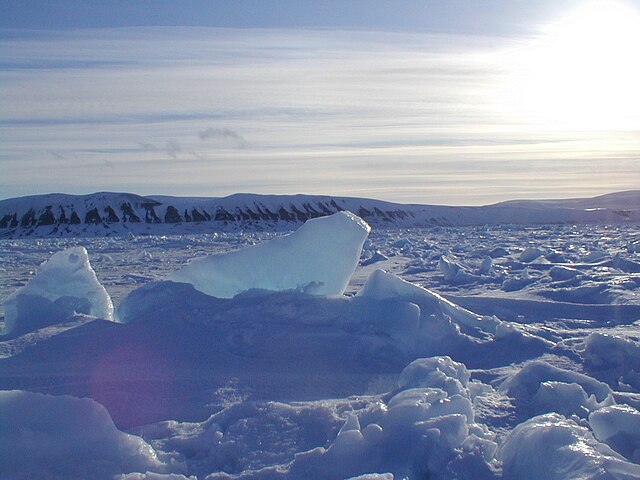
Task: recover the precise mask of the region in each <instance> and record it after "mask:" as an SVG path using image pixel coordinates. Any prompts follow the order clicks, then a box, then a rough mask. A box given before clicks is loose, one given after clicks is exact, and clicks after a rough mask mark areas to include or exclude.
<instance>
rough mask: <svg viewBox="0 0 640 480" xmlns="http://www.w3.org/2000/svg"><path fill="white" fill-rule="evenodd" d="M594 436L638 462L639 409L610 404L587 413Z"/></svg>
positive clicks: (639, 457) (639, 436)
mask: <svg viewBox="0 0 640 480" xmlns="http://www.w3.org/2000/svg"><path fill="white" fill-rule="evenodd" d="M589 425H590V426H591V429H592V430H593V434H594V435H595V437H596V438H597V439H598V440H600V441H601V442H605V443H606V444H607V445H609V446H610V447H611V448H613V449H614V450H615V451H616V452H618V453H619V454H621V455H623V456H624V457H626V458H627V459H629V460H631V461H632V462H635V463H638V464H640V411H638V410H636V409H635V408H633V407H631V406H629V405H612V406H609V407H605V408H601V409H600V410H596V411H595V412H593V413H591V415H589Z"/></svg>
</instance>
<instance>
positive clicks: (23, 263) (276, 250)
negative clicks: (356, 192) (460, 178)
mask: <svg viewBox="0 0 640 480" xmlns="http://www.w3.org/2000/svg"><path fill="white" fill-rule="evenodd" d="M629 195H630V196H631V197H633V195H631V194H627V196H629ZM634 195H635V197H637V193H636V194H634ZM635 197H634V198H635ZM621 198H622V197H621ZM49 200H51V199H48V200H47V201H49ZM627 200H628V198H627ZM155 201H157V202H165V201H164V200H161V199H160V198H157V199H156V200H155ZM287 201H290V199H289V200H287ZM34 202H35V201H34ZM344 202H345V203H344V204H340V203H339V202H337V201H336V205H337V206H338V207H340V208H337V209H336V210H338V211H337V213H335V212H332V211H328V212H323V213H324V214H318V215H311V214H310V212H311V211H312V210H313V211H315V212H316V213H320V210H319V209H321V207H320V206H319V204H311V203H310V201H309V199H305V200H304V202H303V204H302V205H304V204H308V205H309V208H308V209H307V213H308V215H307V217H306V218H302V217H299V218H298V220H297V221H296V222H293V221H291V222H289V223H290V227H299V228H297V229H296V230H295V231H294V232H293V233H290V234H288V235H283V234H282V233H277V232H276V233H273V232H259V231H253V232H251V233H247V232H243V233H234V232H233V231H232V232H226V233H225V232H218V233H208V234H197V235H185V234H184V232H182V233H180V234H177V233H179V231H173V232H172V233H174V234H175V235H173V236H172V235H169V234H167V233H165V234H164V235H162V236H156V235H148V233H149V232H145V231H140V232H137V231H134V230H131V229H124V230H122V229H111V227H109V228H110V233H111V234H112V235H111V236H109V237H95V236H92V235H89V234H90V233H91V232H92V231H90V230H87V231H85V232H84V233H85V234H86V235H87V236H86V237H85V238H77V237H73V236H71V235H70V233H72V232H73V230H72V229H70V230H69V232H67V233H69V235H66V234H65V235H60V233H61V230H60V228H61V227H64V228H66V226H67V225H68V223H61V222H60V221H59V217H54V219H55V220H56V222H58V223H56V224H38V222H39V220H38V219H37V218H40V217H37V215H40V216H41V215H42V213H41V212H42V210H38V208H40V207H37V205H36V203H32V204H31V206H30V207H29V210H27V211H32V212H33V213H32V214H31V216H33V218H36V221H35V222H36V223H35V224H33V223H29V222H27V223H28V224H26V225H24V226H22V227H20V226H14V227H11V225H10V226H9V227H7V228H13V230H12V232H13V233H12V234H11V235H9V236H10V237H15V238H5V239H3V240H1V243H0V248H1V249H2V259H3V263H2V271H3V278H2V284H1V286H2V289H3V292H6V293H3V304H4V335H3V336H2V338H1V339H0V389H1V391H0V439H2V441H0V478H10V479H14V478H15V479H21V478H65V479H66V478H69V479H71V478H97V479H102V478H104V479H112V478H113V479H121V480H125V479H126V480H133V479H145V478H146V479H149V480H159V479H167V480H178V479H185V478H192V479H209V480H214V479H265V480H266V479H291V480H293V479H320V480H321V479H327V480H329V479H360V480H365V479H366V480H390V479H403V478H407V479H412V480H416V479H425V478H429V479H441V480H453V479H505V480H509V479H511V480H516V479H518V480H520V479H528V478H536V479H550V480H554V479H557V480H560V479H562V480H564V479H587V478H589V479H601V480H604V479H633V478H640V301H639V299H640V296H639V293H640V232H638V228H637V227H638V225H637V214H638V211H639V210H638V209H637V208H633V204H632V203H629V202H627V206H626V209H625V210H624V211H625V212H627V213H625V214H624V215H623V214H620V213H616V214H612V213H611V212H614V211H616V212H620V211H622V210H621V209H620V208H619V207H620V204H619V202H622V201H621V200H620V199H619V200H617V201H614V200H613V199H612V197H609V198H608V199H602V198H601V199H600V200H598V201H597V202H595V203H597V204H599V205H600V207H598V208H599V209H601V210H598V211H600V212H605V211H606V212H608V213H606V215H605V214H603V215H605V216H604V217H597V218H598V219H599V220H600V221H601V222H602V221H604V220H606V219H610V220H611V219H612V218H615V221H613V220H612V221H611V222H610V223H589V224H581V225H574V224H573V223H570V220H568V219H566V218H565V217H562V218H565V220H561V221H558V222H557V223H558V224H557V225H537V224H539V223H542V222H539V221H537V220H535V219H542V218H545V217H544V215H546V214H553V213H552V212H556V213H557V214H558V215H560V213H558V212H564V213H562V215H566V214H567V208H568V207H567V204H569V203H571V201H567V202H565V203H564V204H563V205H564V206H561V207H559V206H557V205H556V206H554V205H539V206H535V205H534V204H533V203H531V202H526V205H521V204H519V203H514V204H505V205H502V206H501V207H499V209H497V210H492V211H493V212H494V213H495V214H496V215H498V217H497V218H500V217H499V213H496V212H500V211H505V212H506V211H508V209H519V210H518V211H519V212H520V213H521V214H522V212H529V215H530V216H528V217H526V218H527V219H528V220H529V221H528V222H525V221H524V220H525V218H521V220H522V221H521V222H509V223H512V225H506V226H499V225H495V224H494V225H493V226H490V225H486V223H490V222H485V221H484V219H485V218H486V217H485V216H484V215H490V213H486V212H485V211H484V210H482V207H478V208H479V209H478V210H468V211H466V210H460V211H458V213H455V212H453V213H450V214H449V216H448V217H446V218H447V219H448V220H447V221H446V222H444V221H434V222H431V223H429V222H427V223H425V224H424V225H421V228H416V225H412V227H414V228H411V229H407V228H406V227H407V225H408V224H402V223H398V224H393V225H390V222H385V223H386V225H387V227H389V226H392V227H393V228H386V229H381V228H380V229H376V227H375V222H371V223H374V225H373V231H371V226H370V225H369V223H368V222H367V221H365V220H368V218H365V219H363V218H360V217H359V216H357V215H356V214H354V213H351V212H349V211H345V210H349V209H348V208H344V207H345V206H346V203H348V202H347V201H346V200H344ZM572 202H573V205H574V207H573V209H574V215H577V216H575V217H574V219H575V218H577V219H581V220H583V221H586V220H585V218H586V217H582V216H581V215H583V214H582V213H579V214H578V213H576V212H589V211H592V210H590V209H591V208H592V207H590V206H589V205H594V201H591V202H587V201H583V202H582V203H579V202H578V201H572ZM607 202H609V203H610V205H609V206H608V207H607V206H604V204H605V203H607ZM18 203H20V202H17V201H16V202H15V204H12V205H13V207H11V208H14V207H15V208H14V210H15V212H14V213H13V214H9V213H6V214H5V218H8V217H6V215H9V217H10V219H11V218H13V216H15V218H18V216H19V213H18V212H22V210H19V209H18V208H17V207H16V205H18ZM169 203H170V202H168V201H167V202H165V203H164V204H169ZM321 203H322V204H323V205H325V206H326V205H329V203H330V202H329V203H326V202H325V201H322V202H321ZM578 204H579V205H581V206H580V207H578V206H577V205H578ZM7 205H9V204H8V203H5V204H4V205H3V208H9V207H7ZM25 205H26V204H25ZM74 205H76V204H74ZM292 205H293V204H292ZM314 205H315V206H314ZM367 205H368V206H369V207H371V210H369V209H368V208H367V210H368V211H372V212H375V208H376V207H374V206H373V205H369V204H367ZM11 208H9V209H8V210H3V211H6V212H9V211H10V210H11ZM20 208H22V209H24V208H25V207H24V206H20ZM87 208H88V207H87ZM93 208H95V209H97V211H98V215H99V216H100V215H102V212H103V211H106V210H108V209H106V208H103V207H100V208H98V207H97V206H96V207H93ZM300 208H304V207H297V206H296V209H297V210H299V211H300V212H302V210H300ZM363 208H364V207H363ZM417 208H418V207H415V210H414V208H413V207H411V208H407V210H406V212H408V213H407V215H409V216H410V212H413V213H414V214H415V215H416V216H417V215H418V214H417V213H416V212H417V211H418V210H417ZM421 208H423V207H421ZM441 208H453V207H441ZM487 208H488V207H487ZM503 209H506V210H503ZM53 210H54V207H53V206H51V208H50V209H49V211H50V212H51V213H53ZM79 210H80V207H74V212H75V213H76V216H78V218H80V214H78V211H79ZM176 210H177V211H178V213H180V212H181V211H182V210H183V209H182V206H181V208H180V210H178V209H177V207H176ZM203 210H205V209H204V207H203ZM203 210H198V211H199V212H202V211H203ZM250 210H251V212H253V213H257V208H250ZM265 210H268V211H269V212H271V213H273V211H272V210H275V206H274V205H271V204H269V207H268V208H267V207H265V205H264V204H262V207H260V211H261V212H263V213H264V214H265V215H268V213H267V212H266V211H265ZM290 210H293V209H290ZM290 210H286V211H287V212H289V213H290ZM44 211H47V206H46V205H45V207H44ZM62 211H65V215H68V212H67V211H66V210H65V208H64V207H63V208H62ZM88 211H89V212H91V211H93V209H89V210H88ZM132 211H133V212H134V214H135V215H137V216H138V217H140V213H139V212H138V213H136V212H137V210H132ZM154 211H155V213H156V215H157V214H158V210H157V209H154ZM167 211H168V207H167V208H166V210H165V211H164V216H165V217H166V215H167ZM184 211H186V212H188V211H189V210H188V208H186V209H184ZM243 211H244V210H243ZM381 211H382V212H383V213H384V212H385V210H383V209H381ZM465 212H466V213H465ZM473 212H476V214H477V216H476V217H475V221H471V220H470V219H472V218H474V217H473ZM532 212H533V213H532ZM536 212H537V213H536ZM550 212H551V213H550ZM629 212H631V213H629ZM83 213H84V214H85V216H86V215H88V213H86V212H83ZM107 213H108V212H107ZM245 213H246V211H245ZM355 213H358V212H355ZM180 214H181V215H183V214H184V213H180ZM207 214H209V215H210V212H209V210H207ZM247 214H248V213H247ZM396 214H397V211H396ZM23 215H24V214H23ZM203 215H204V214H203ZM239 215H241V214H239ZM505 215H506V214H505ZM510 215H513V213H511V214H510ZM584 215H588V214H587V213H584ZM611 215H614V216H615V215H618V217H624V219H623V220H621V218H618V217H612V216H611ZM373 216H374V217H375V213H373ZM30 218H31V217H30ZM130 218H131V217H129V220H130ZM380 218H382V217H380ZM407 218H409V217H407ZM413 218H417V217H413ZM434 218H435V217H434ZM443 218H444V217H443ZM509 218H511V217H509ZM552 218H554V217H552ZM558 218H560V217H558ZM594 218H596V217H592V218H591V219H592V220H593V219H594ZM181 219H182V220H181V222H176V223H175V224H172V225H186V224H187V223H189V224H193V223H194V222H193V221H192V222H186V221H185V217H184V216H182V217H181ZM451 219H458V220H457V221H454V220H451ZM634 219H635V220H634ZM192 220H193V217H192ZM244 220H246V219H244ZM303 220H306V223H304V224H303V223H302V221H303ZM10 221H11V220H10ZM20 221H21V220H19V222H20ZM211 221H213V220H211V219H209V220H202V221H200V222H198V223H201V224H206V223H207V222H211ZM236 221H240V223H242V222H243V219H240V220H233V221H232V220H230V219H229V220H228V224H229V225H231V224H233V225H236V223H234V222H236ZM251 221H252V219H248V220H246V222H245V223H242V225H244V226H245V227H246V226H247V225H249V223H247V222H251ZM265 221H266V220H265ZM256 222H257V220H256ZM269 222H271V223H269V225H271V226H273V225H275V224H277V223H278V221H276V220H275V219H272V220H269ZM103 223H104V224H107V223H108V222H106V221H105V220H104V219H103V218H102V217H100V221H99V222H98V221H97V220H96V222H95V223H94V224H91V225H90V226H92V228H93V227H100V228H104V227H103ZM112 223H113V224H117V225H119V226H120V227H123V226H124V224H125V223H129V222H124V221H123V220H122V219H121V218H120V217H118V221H117V222H116V221H115V219H114V222H112ZM133 223H136V224H143V223H145V222H133ZM158 223H162V222H158ZM494 223H501V222H494ZM515 223H521V224H522V225H520V226H517V225H514V224H515ZM150 224H151V225H154V224H155V222H154V221H151V222H150ZM75 225H76V226H78V225H80V226H82V225H84V226H85V227H86V226H87V225H86V224H83V223H82V221H81V222H80V223H79V224H77V223H76V224H75ZM464 225H467V226H464ZM468 225H477V226H468ZM253 226H254V227H256V226H257V223H253ZM127 227H128V225H127ZM398 227H403V228H402V229H401V228H398ZM21 228H22V230H21ZM54 228H58V230H57V231H56V232H53V231H52V229H54ZM79 228H80V227H79ZM243 228H244V227H243ZM42 229H49V232H48V233H43V230H42ZM289 229H291V228H289ZM121 230H122V231H121ZM254 230H257V229H254ZM276 230H277V229H276ZM123 232H126V233H127V235H125V236H119V233H123ZM136 232H137V233H136ZM138 233H146V235H144V236H140V235H138ZM49 234H51V235H49ZM23 235H24V236H26V238H18V237H20V236H23ZM30 236H40V237H47V236H50V237H53V238H45V239H32V238H29V237H30ZM60 237H62V238H60ZM43 260H44V263H42V264H41V265H40V267H39V268H37V269H36V267H37V265H38V264H39V263H40V262H41V261H43ZM36 270H37V271H36ZM114 305H115V308H114Z"/></svg>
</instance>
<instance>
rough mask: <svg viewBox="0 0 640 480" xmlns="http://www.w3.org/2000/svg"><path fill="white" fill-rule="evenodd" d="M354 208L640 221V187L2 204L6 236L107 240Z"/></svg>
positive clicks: (441, 219)
mask: <svg viewBox="0 0 640 480" xmlns="http://www.w3.org/2000/svg"><path fill="white" fill-rule="evenodd" d="M341 210H349V211H351V212H354V213H356V214H357V215H359V216H360V217H362V218H363V219H365V220H366V221H367V222H368V223H369V224H370V225H372V226H373V227H374V228H384V227H393V228H398V227H400V228H409V227H428V226H433V225H443V226H461V225H485V224H550V223H627V222H633V223H635V222H640V190H634V191H627V192H619V193H613V194H609V195H602V196H599V197H595V198H589V199H571V200H545V201H532V200H517V201H510V202H504V203H498V204H495V205H488V206H482V207H452V206H440V205H415V204H407V205H405V204H397V203H390V202H384V201H380V200H373V199H366V198H350V197H331V196H319V195H257V194H235V195H231V196H228V197H224V198H198V197H170V196H146V197H144V196H140V195H135V194H131V193H111V192H101V193H93V194H89V195H66V194H58V193H56V194H47V195H35V196H28V197H20V198H12V199H8V200H2V201H0V235H2V236H5V237H24V236H38V237H41V236H42V237H45V236H75V235H80V236H103V235H113V234H126V233H127V232H133V233H199V232H210V231H236V230H247V229H250V230H289V229H292V228H296V227H297V226H298V225H299V224H301V223H303V222H304V221H306V220H308V219H309V218H315V217H321V216H325V215H330V214H332V213H335V212H338V211H341Z"/></svg>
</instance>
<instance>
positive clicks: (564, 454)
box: [498, 413, 640, 480]
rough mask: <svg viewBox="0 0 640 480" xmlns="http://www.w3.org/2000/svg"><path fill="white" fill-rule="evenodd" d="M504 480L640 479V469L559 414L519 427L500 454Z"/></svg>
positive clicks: (549, 415)
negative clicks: (538, 479) (539, 479)
mask: <svg viewBox="0 0 640 480" xmlns="http://www.w3.org/2000/svg"><path fill="white" fill-rule="evenodd" d="M498 458H499V459H500V460H502V462H503V478H504V480H522V479H524V478H544V479H545V480H582V479H587V478H588V479H594V480H595V479H597V480H619V479H632V478H639V477H640V465H636V464H633V463H630V462H628V461H625V460H624V459H623V458H622V457H620V456H619V455H618V454H616V453H615V452H614V451H613V450H611V448H609V447H608V446H607V445H606V444H603V443H600V442H598V441H597V440H596V439H595V438H594V437H593V435H592V434H591V433H590V432H589V430H588V429H587V428H585V427H583V426H580V425H578V424H576V423H575V422H573V421H572V420H568V419H566V418H565V417H563V416H561V415H558V414H557V413H550V414H546V415H542V416H539V417H534V418H532V419H530V420H528V421H526V422H524V423H522V424H520V425H518V426H517V427H516V428H515V429H514V430H513V431H512V432H511V433H509V435H507V437H506V438H505V440H504V442H503V443H502V445H501V446H500V449H499V450H498Z"/></svg>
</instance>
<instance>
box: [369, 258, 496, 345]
mask: <svg viewBox="0 0 640 480" xmlns="http://www.w3.org/2000/svg"><path fill="white" fill-rule="evenodd" d="M357 295H358V296H360V297H372V298H379V299H382V298H398V299H403V300H406V301H409V302H413V303H415V304H417V305H418V306H419V307H421V308H424V309H425V312H424V313H425V314H427V315H428V314H433V313H437V314H440V315H447V316H448V317H449V318H450V319H451V320H452V321H453V322H455V323H459V324H462V325H466V326H469V327H473V328H478V329H480V330H483V331H486V332H489V333H494V334H495V333H496V332H498V330H499V326H500V324H501V323H502V322H500V320H498V319H497V318H495V317H487V316H481V315H477V314H475V313H473V312H470V311H469V310H466V309H464V308H462V307H460V306H458V305H456V304H454V303H453V302H451V301H449V300H447V299H445V298H443V297H442V296H440V295H438V294H437V293H435V292H433V291H430V290H427V289H425V288H421V287H419V286H418V285H414V284H411V283H409V282H406V281H405V280H402V279H401V278H399V277H397V276H395V275H391V274H388V273H386V272H384V271H383V270H376V271H375V272H373V273H372V274H371V276H370V277H369V278H368V279H367V282H366V283H365V284H364V286H363V287H362V289H361V290H360V291H359V292H358V293H357ZM427 312H428V313H427Z"/></svg>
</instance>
